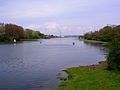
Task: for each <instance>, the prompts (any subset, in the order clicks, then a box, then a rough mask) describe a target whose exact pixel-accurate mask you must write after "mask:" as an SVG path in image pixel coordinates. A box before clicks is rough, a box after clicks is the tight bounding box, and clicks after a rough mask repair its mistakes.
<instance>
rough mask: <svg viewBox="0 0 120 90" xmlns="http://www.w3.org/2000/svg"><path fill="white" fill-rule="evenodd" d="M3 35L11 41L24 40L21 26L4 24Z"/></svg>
mask: <svg viewBox="0 0 120 90" xmlns="http://www.w3.org/2000/svg"><path fill="white" fill-rule="evenodd" d="M5 34H6V36H8V37H10V38H11V39H18V40H19V39H20V38H24V29H23V27H21V26H17V25H14V24H6V25H5Z"/></svg>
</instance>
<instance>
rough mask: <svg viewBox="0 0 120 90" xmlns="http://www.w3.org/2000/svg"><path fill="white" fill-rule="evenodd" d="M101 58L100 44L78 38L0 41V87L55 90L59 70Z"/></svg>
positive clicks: (94, 61)
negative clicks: (5, 42)
mask: <svg viewBox="0 0 120 90" xmlns="http://www.w3.org/2000/svg"><path fill="white" fill-rule="evenodd" d="M40 42H41V43H40ZM73 42H75V45H73V44H72V43H73ZM104 58H105V55H104V50H103V49H102V47H101V46H99V45H92V44H89V43H85V42H83V41H80V40H79V39H78V38H54V39H43V40H39V41H25V42H22V43H16V44H1V45H0V90H56V88H57V87H58V85H59V83H60V81H59V80H58V79H57V74H58V73H59V72H61V71H62V70H64V69H66V68H69V67H74V66H78V65H89V64H96V63H98V62H99V61H100V60H104Z"/></svg>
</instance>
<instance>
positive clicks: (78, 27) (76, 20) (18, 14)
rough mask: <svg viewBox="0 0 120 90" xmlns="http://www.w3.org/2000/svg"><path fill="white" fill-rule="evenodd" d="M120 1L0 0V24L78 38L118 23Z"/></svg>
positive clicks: (119, 20)
mask: <svg viewBox="0 0 120 90" xmlns="http://www.w3.org/2000/svg"><path fill="white" fill-rule="evenodd" d="M119 10H120V0H0V22H5V23H14V24H18V25H21V26H24V27H25V28H33V29H35V30H39V31H41V32H43V33H45V34H56V35H60V34H62V35H68V34H70V35H73V34H75V35H79V34H83V33H85V32H87V31H91V30H98V29H99V28H101V27H103V26H105V25H107V24H120V12H119Z"/></svg>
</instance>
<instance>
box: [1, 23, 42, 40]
mask: <svg viewBox="0 0 120 90" xmlns="http://www.w3.org/2000/svg"><path fill="white" fill-rule="evenodd" d="M43 37H44V34H42V33H41V32H39V31H34V30H32V29H24V28H23V27H22V26H18V25H15V24H4V23H0V42H12V41H13V40H14V39H16V40H17V41H20V40H21V39H39V38H43Z"/></svg>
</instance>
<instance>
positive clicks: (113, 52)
mask: <svg viewBox="0 0 120 90" xmlns="http://www.w3.org/2000/svg"><path fill="white" fill-rule="evenodd" d="M109 46H110V47H109V54H108V55H107V60H108V69H113V70H119V71H120V36H118V37H116V38H115V39H114V40H112V42H111V43H110V45H109Z"/></svg>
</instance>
